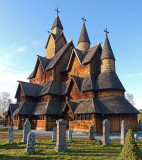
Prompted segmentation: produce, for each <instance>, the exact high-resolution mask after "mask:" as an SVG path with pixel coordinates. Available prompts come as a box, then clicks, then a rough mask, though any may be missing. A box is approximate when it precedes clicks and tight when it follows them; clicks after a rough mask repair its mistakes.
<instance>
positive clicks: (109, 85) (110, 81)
mask: <svg viewBox="0 0 142 160" xmlns="http://www.w3.org/2000/svg"><path fill="white" fill-rule="evenodd" d="M97 85H98V86H97V88H98V89H99V90H104V89H117V90H122V91H125V88H124V87H123V85H122V83H121V81H120V80H119V78H118V76H117V74H116V73H115V72H102V73H101V74H100V75H99V76H98V81H97Z"/></svg>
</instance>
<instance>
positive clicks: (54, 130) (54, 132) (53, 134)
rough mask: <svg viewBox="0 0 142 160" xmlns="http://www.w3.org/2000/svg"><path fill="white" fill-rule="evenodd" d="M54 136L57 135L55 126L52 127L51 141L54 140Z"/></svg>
mask: <svg viewBox="0 0 142 160" xmlns="http://www.w3.org/2000/svg"><path fill="white" fill-rule="evenodd" d="M56 136H57V127H55V128H53V132H52V141H56Z"/></svg>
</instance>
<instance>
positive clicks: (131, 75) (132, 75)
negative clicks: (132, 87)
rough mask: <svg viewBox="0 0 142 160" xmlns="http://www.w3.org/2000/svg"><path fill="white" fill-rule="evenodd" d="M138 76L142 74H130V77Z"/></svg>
mask: <svg viewBox="0 0 142 160" xmlns="http://www.w3.org/2000/svg"><path fill="white" fill-rule="evenodd" d="M138 76H142V73H136V74H128V77H138Z"/></svg>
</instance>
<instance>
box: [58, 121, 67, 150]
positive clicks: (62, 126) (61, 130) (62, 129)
mask: <svg viewBox="0 0 142 160" xmlns="http://www.w3.org/2000/svg"><path fill="white" fill-rule="evenodd" d="M56 124H57V139H56V147H55V151H56V152H64V151H67V149H68V148H67V144H66V124H67V121H65V120H63V119H59V120H58V121H56Z"/></svg>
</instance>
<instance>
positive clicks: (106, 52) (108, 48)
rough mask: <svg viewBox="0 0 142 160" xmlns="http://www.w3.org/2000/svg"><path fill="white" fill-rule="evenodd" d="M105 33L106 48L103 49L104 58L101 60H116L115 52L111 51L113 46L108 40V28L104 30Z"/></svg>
mask: <svg viewBox="0 0 142 160" xmlns="http://www.w3.org/2000/svg"><path fill="white" fill-rule="evenodd" d="M104 32H106V38H105V43H104V47H103V51H102V56H101V60H103V59H108V58H110V59H114V60H115V57H114V54H113V51H112V49H111V45H110V42H109V39H108V35H107V34H108V33H109V32H108V31H107V28H106V29H105V30H104Z"/></svg>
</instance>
